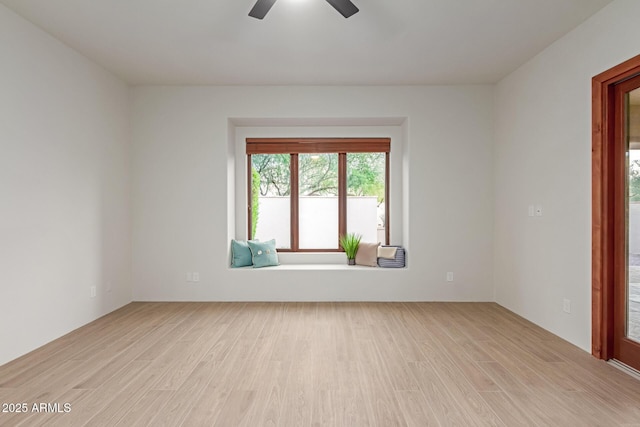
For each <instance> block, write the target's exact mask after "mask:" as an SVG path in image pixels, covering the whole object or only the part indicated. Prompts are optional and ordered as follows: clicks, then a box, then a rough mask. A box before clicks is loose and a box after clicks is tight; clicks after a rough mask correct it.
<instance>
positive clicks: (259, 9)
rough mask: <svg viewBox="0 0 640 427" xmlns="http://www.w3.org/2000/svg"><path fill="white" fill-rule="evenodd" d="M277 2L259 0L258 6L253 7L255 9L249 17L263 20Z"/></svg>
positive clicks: (273, 0) (274, 0)
mask: <svg viewBox="0 0 640 427" xmlns="http://www.w3.org/2000/svg"><path fill="white" fill-rule="evenodd" d="M275 2H276V0H258V1H256V4H254V5H253V8H252V9H251V11H250V12H249V16H251V17H252V18H257V19H262V18H264V17H265V15H266V14H267V12H269V9H271V6H273V4H274V3H275Z"/></svg>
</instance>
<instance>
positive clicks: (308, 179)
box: [298, 153, 338, 249]
mask: <svg viewBox="0 0 640 427" xmlns="http://www.w3.org/2000/svg"><path fill="white" fill-rule="evenodd" d="M298 176H299V180H298V185H299V207H298V208H299V239H300V248H301V249H338V154H337V153H331V154H300V155H299V156H298Z"/></svg>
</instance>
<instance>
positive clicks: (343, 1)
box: [327, 0, 360, 18]
mask: <svg viewBox="0 0 640 427" xmlns="http://www.w3.org/2000/svg"><path fill="white" fill-rule="evenodd" d="M327 3H329V4H330V5H331V6H333V8H334V9H335V10H337V11H338V12H340V14H341V15H342V16H344V17H345V18H348V17H350V16H351V15H353V14H355V13H357V12H358V11H359V10H360V9H358V8H357V7H356V5H355V4H353V3H351V1H350V0H327Z"/></svg>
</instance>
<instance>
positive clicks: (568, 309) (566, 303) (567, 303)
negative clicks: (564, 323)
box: [562, 298, 571, 313]
mask: <svg viewBox="0 0 640 427" xmlns="http://www.w3.org/2000/svg"><path fill="white" fill-rule="evenodd" d="M562 311H564V312H565V313H571V300H568V299H566V298H565V299H564V301H563V302H562Z"/></svg>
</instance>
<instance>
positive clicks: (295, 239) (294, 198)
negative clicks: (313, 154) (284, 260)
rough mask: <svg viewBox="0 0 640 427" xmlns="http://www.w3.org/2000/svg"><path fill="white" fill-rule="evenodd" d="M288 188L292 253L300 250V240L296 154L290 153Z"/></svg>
mask: <svg viewBox="0 0 640 427" xmlns="http://www.w3.org/2000/svg"><path fill="white" fill-rule="evenodd" d="M289 167H290V174H289V176H290V178H289V179H290V180H291V182H290V184H291V185H290V188H291V194H290V204H291V250H292V251H294V252H295V251H298V250H299V249H300V240H299V234H298V232H299V224H300V221H299V218H298V214H299V208H298V200H299V199H298V196H299V189H298V183H299V180H298V154H297V153H292V154H291V161H290V165H289Z"/></svg>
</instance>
